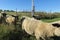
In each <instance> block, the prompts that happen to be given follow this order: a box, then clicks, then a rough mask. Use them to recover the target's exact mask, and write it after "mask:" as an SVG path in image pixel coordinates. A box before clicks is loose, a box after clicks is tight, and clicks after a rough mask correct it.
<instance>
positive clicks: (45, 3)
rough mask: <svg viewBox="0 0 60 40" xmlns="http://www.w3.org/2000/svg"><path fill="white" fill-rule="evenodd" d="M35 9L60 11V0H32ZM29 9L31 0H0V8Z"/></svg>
mask: <svg viewBox="0 0 60 40" xmlns="http://www.w3.org/2000/svg"><path fill="white" fill-rule="evenodd" d="M34 4H35V11H46V12H50V11H52V12H60V0H34ZM16 8H17V9H18V10H25V11H31V8H32V0H0V9H3V10H4V9H8V10H15V9H16Z"/></svg>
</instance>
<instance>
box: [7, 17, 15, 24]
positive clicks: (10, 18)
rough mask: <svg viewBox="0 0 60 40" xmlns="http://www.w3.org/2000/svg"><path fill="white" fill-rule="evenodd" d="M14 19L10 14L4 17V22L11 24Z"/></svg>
mask: <svg viewBox="0 0 60 40" xmlns="http://www.w3.org/2000/svg"><path fill="white" fill-rule="evenodd" d="M14 21H15V18H14V17H12V16H8V17H7V18H6V23H8V24H12V23H13V22H14Z"/></svg>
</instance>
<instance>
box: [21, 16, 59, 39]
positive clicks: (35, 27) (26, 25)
mask: <svg viewBox="0 0 60 40" xmlns="http://www.w3.org/2000/svg"><path fill="white" fill-rule="evenodd" d="M22 30H25V31H26V32H27V33H28V34H29V35H34V36H35V37H36V39H37V40H39V38H42V39H43V40H45V38H46V37H51V36H54V35H56V36H60V31H59V30H60V28H57V27H54V26H52V25H51V24H50V23H45V22H42V21H39V20H36V19H34V18H29V17H26V18H24V19H23V22H22ZM57 30H58V31H57ZM56 32H57V33H56Z"/></svg>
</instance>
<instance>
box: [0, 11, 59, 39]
mask: <svg viewBox="0 0 60 40" xmlns="http://www.w3.org/2000/svg"><path fill="white" fill-rule="evenodd" d="M7 14H9V15H16V12H7ZM17 14H18V16H19V20H20V18H21V16H29V17H31V13H30V12H29V13H28V12H25V13H24V12H18V13H17ZM41 20H42V21H44V22H49V23H50V22H54V21H58V20H60V18H59V17H58V18H54V19H41ZM0 40H36V39H35V37H32V36H31V37H28V38H27V37H26V35H24V34H22V30H21V26H18V25H17V26H16V27H15V26H14V25H6V24H0Z"/></svg>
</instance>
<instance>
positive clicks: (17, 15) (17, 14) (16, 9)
mask: <svg viewBox="0 0 60 40" xmlns="http://www.w3.org/2000/svg"><path fill="white" fill-rule="evenodd" d="M16 15H17V16H18V14H17V8H16Z"/></svg>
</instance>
